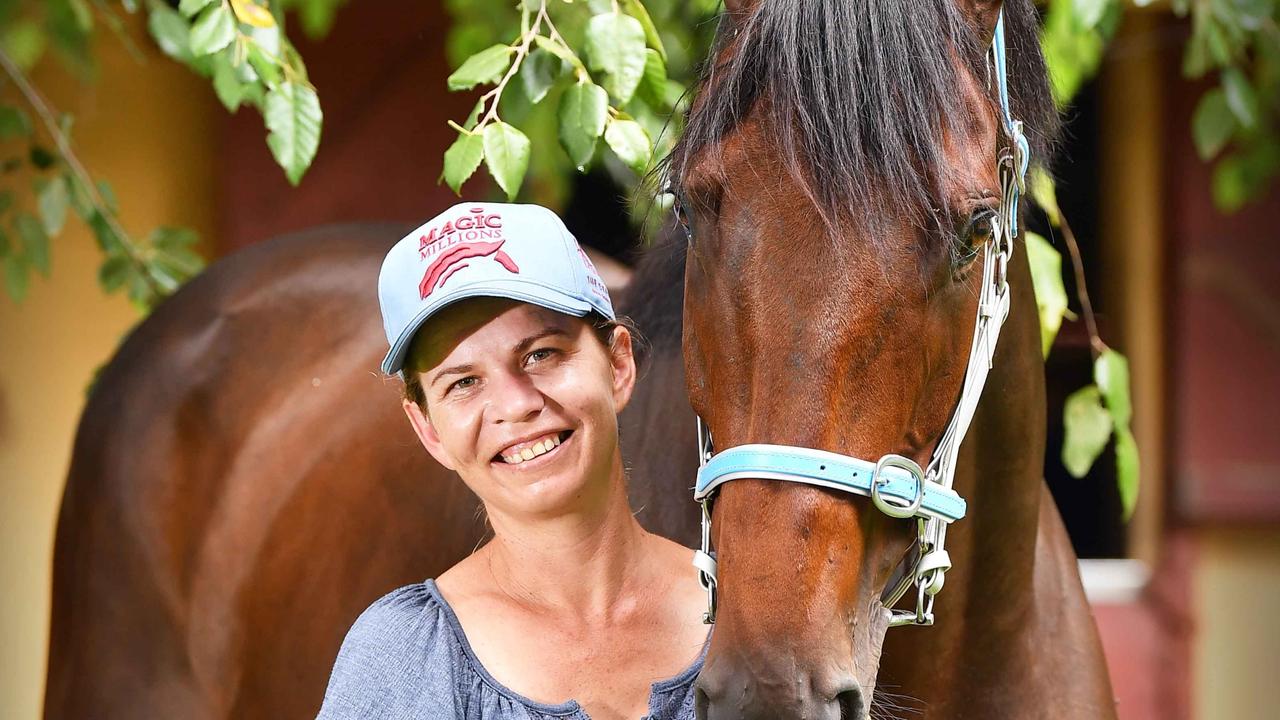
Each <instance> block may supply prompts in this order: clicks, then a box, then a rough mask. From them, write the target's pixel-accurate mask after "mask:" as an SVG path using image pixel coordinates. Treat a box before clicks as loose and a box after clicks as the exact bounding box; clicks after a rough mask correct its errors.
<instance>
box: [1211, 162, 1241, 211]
mask: <svg viewBox="0 0 1280 720" xmlns="http://www.w3.org/2000/svg"><path fill="white" fill-rule="evenodd" d="M1248 199H1249V180H1248V176H1247V172H1246V167H1245V161H1244V159H1243V158H1242V157H1241V156H1240V155H1239V154H1231V155H1227V156H1226V157H1224V158H1222V159H1221V160H1219V161H1218V162H1217V164H1216V165H1214V167H1213V204H1214V205H1216V206H1217V207H1218V209H1219V210H1221V211H1222V212H1224V213H1231V212H1235V211H1237V210H1239V209H1240V208H1242V207H1244V204H1245V202H1246V201H1247V200H1248Z"/></svg>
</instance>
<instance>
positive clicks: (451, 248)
mask: <svg viewBox="0 0 1280 720" xmlns="http://www.w3.org/2000/svg"><path fill="white" fill-rule="evenodd" d="M505 242H506V238H504V237H503V236H502V215H500V214H498V213H486V212H485V209H484V208H471V209H470V210H468V211H467V212H466V213H465V214H463V215H460V216H458V217H456V218H454V219H452V220H448V221H446V222H445V224H444V225H442V226H440V227H433V228H431V229H430V230H428V231H427V233H426V234H425V235H423V236H422V237H421V238H420V239H419V241H418V253H419V256H420V257H421V258H422V259H423V260H426V259H427V258H429V257H433V256H434V257H435V259H434V260H432V261H431V264H430V265H429V266H427V271H426V273H424V274H423V276H422V282H421V283H419V284H418V292H419V293H420V294H421V295H422V298H423V299H426V297H427V296H428V295H430V294H431V293H432V292H435V290H436V288H441V287H444V284H445V283H446V282H448V281H449V278H450V277H452V276H453V274H454V273H456V272H458V271H459V270H462V269H463V268H466V267H469V266H470V261H473V260H477V259H480V258H491V259H492V260H493V261H494V262H496V263H498V264H499V265H501V266H502V267H503V268H505V269H506V270H507V271H508V272H511V273H517V274H518V273H519V272H520V268H519V267H518V266H517V265H516V263H515V261H514V260H512V259H511V256H510V255H508V254H506V253H505V252H503V251H502V245H503V243H505Z"/></svg>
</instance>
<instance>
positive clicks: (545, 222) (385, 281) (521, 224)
mask: <svg viewBox="0 0 1280 720" xmlns="http://www.w3.org/2000/svg"><path fill="white" fill-rule="evenodd" d="M473 297H500V298H510V299H512V300H520V301H522V302H527V303H532V304H534V305H540V306H542V307H544V308H547V309H550V310H555V311H557V312H562V313H565V314H566V315H574V316H577V317H583V316H585V315H587V314H588V313H590V312H591V311H593V310H594V311H596V312H598V313H600V314H601V315H603V316H605V317H607V318H609V319H610V320H613V319H614V314H613V303H612V302H610V300H609V290H608V288H606V287H605V284H604V281H602V280H601V279H600V274H599V273H598V272H596V269H595V266H594V265H592V264H591V260H590V259H589V258H587V254H586V253H584V252H583V251H582V248H580V247H579V246H578V241H577V240H575V239H574V237H573V235H571V234H570V233H569V230H568V228H566V227H565V226H564V223H563V222H562V221H561V220H560V218H559V217H558V216H557V215H556V214H555V213H553V212H551V211H550V210H548V209H546V208H544V207H541V206H539V205H512V204H507V203H479V202H471V203H461V204H458V205H454V206H453V207H451V208H449V209H448V210H446V211H445V212H443V213H441V214H440V215H437V216H436V217H434V218H432V219H431V220H429V221H427V222H426V223H425V224H423V225H422V226H421V227H419V228H418V229H416V230H414V231H413V232H411V233H409V234H408V235H406V236H405V237H404V238H403V239H401V240H400V242H398V243H396V244H395V246H394V247H392V248H391V251H390V252H388V253H387V257H386V259H384V260H383V261H382V270H381V272H379V273H378V302H379V304H380V305H381V306H382V326H383V329H384V330H386V333H387V342H388V343H390V344H391V350H390V351H389V352H388V353H387V356H386V358H384V359H383V361H382V372H384V373H386V374H388V375H391V374H394V373H398V372H400V371H401V370H403V369H404V360H405V355H406V354H408V352H409V345H410V343H411V342H412V341H413V336H414V334H415V333H417V332H418V329H419V328H421V327H422V324H423V323H424V322H426V321H427V319H428V318H430V317H431V316H432V315H434V314H436V313H437V312H439V311H440V310H441V309H442V308H444V307H445V306H447V305H451V304H453V303H455V302H457V301H459V300H463V299H466V298H473Z"/></svg>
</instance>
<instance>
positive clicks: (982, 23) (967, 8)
mask: <svg viewBox="0 0 1280 720" xmlns="http://www.w3.org/2000/svg"><path fill="white" fill-rule="evenodd" d="M1002 4H1003V3H1002V2H1001V0H957V5H959V7H960V11H961V12H962V13H964V15H965V17H967V18H969V23H970V24H971V25H972V26H973V29H974V31H975V32H977V33H978V39H979V40H981V41H982V44H983V45H984V46H985V45H990V44H991V38H992V37H994V36H995V34H996V21H997V20H999V19H1000V6H1001V5H1002Z"/></svg>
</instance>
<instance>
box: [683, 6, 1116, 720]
mask: <svg viewBox="0 0 1280 720" xmlns="http://www.w3.org/2000/svg"><path fill="white" fill-rule="evenodd" d="M1002 18H1003V19H1002ZM1006 45H1007V49H1006ZM988 48H997V49H996V50H993V51H992V52H991V53H990V54H989V53H988ZM1006 50H1007V51H1006ZM1006 57H1007V65H1006ZM1013 118H1021V119H1022V120H1023V121H1025V126H1024V125H1023V123H1022V122H1020V121H1015V120H1013ZM1056 121H1057V116H1056V111H1055V110H1054V107H1053V104H1052V100H1051V97H1050V93H1049V89H1048V83H1047V77H1046V71H1045V66H1044V61H1043V59H1042V57H1041V55H1040V51H1039V44H1038V38H1037V16H1036V11H1035V8H1034V7H1033V5H1032V4H1031V2H1030V0H1007V1H1006V2H1003V3H1001V2H999V1H998V0H856V1H852V2H851V1H849V0H727V1H726V3H725V16H724V20H723V21H722V25H721V27H720V31H719V33H718V39H717V43H716V46H715V49H714V50H713V56H712V59H711V60H710V62H709V64H708V67H707V69H706V71H705V73H704V77H703V80H702V86H701V89H700V91H699V94H698V95H697V96H696V98H695V99H694V101H693V105H692V109H691V111H690V113H689V116H688V119H687V124H686V127H685V130H684V133H683V135H682V137H681V138H680V140H679V141H678V142H677V144H676V147H675V149H674V150H673V152H672V154H671V160H670V163H669V165H668V166H667V168H666V169H665V175H666V177H667V178H668V179H669V183H670V185H671V190H672V192H674V194H675V195H676V198H677V203H678V208H679V210H678V211H679V213H680V215H681V217H682V222H683V223H684V224H685V226H686V228H687V232H688V249H687V262H686V268H685V305H684V330H683V346H684V359H685V370H686V373H687V389H688V393H689V400H690V402H691V404H692V406H693V408H694V410H695V411H696V412H697V414H698V416H699V417H700V418H701V420H702V421H703V422H705V427H706V429H707V430H706V432H705V433H700V435H699V438H700V440H701V441H702V447H700V450H699V453H700V460H701V461H702V462H703V463H705V466H704V467H703V468H702V470H700V471H699V477H698V486H697V487H698V494H699V497H700V499H702V500H703V501H704V508H705V510H704V512H705V518H706V523H705V526H704V527H705V539H704V540H703V541H702V548H703V550H702V552H701V554H700V557H699V568H700V570H702V572H703V576H702V577H703V580H704V584H705V585H706V586H707V588H708V591H709V593H710V598H709V599H710V601H711V602H710V606H709V610H708V619H711V618H712V617H714V620H715V630H714V632H713V634H712V637H711V643H710V647H709V650H708V653H707V657H706V662H705V666H704V669H703V670H702V673H701V675H700V678H699V680H698V682H697V711H698V717H699V718H709V719H711V720H722V719H727V718H744V719H753V718H865V717H868V716H869V714H870V712H871V710H872V708H871V706H872V704H873V700H874V699H875V697H876V688H877V687H880V688H881V702H880V703H879V707H878V708H877V713H878V715H879V716H881V717H887V716H889V713H892V712H895V711H897V710H902V711H908V712H911V711H914V712H923V714H924V715H925V716H926V717H929V718H984V719H989V718H1018V719H1020V720H1022V719H1026V718H1112V717H1115V707H1114V705H1115V704H1114V699H1113V696H1112V693H1111V689H1110V687H1109V680H1108V675H1107V671H1106V665H1105V661H1104V659H1103V655H1102V650H1101V647H1100V642H1099V638H1098V634H1097V630H1096V627H1095V626H1094V623H1093V621H1092V618H1091V616H1090V611H1089V607H1088V604H1087V602H1086V599H1085V596H1084V593H1083V590H1082V586H1081V583H1080V579H1079V574H1078V570H1077V567H1076V563H1075V556H1074V553H1073V552H1072V550H1071V545H1070V543H1069V541H1068V538H1067V535H1066V532H1065V530H1064V527H1063V524H1062V521H1061V519H1060V517H1059V516H1058V514H1057V511H1056V509H1055V507H1054V505H1053V502H1052V499H1051V497H1050V495H1049V492H1048V490H1047V488H1046V486H1045V483H1044V482H1043V478H1042V468H1043V459H1044V443H1045V438H1044V429H1045V398H1044V377H1043V361H1042V358H1041V354H1040V349H1039V346H1038V342H1039V335H1038V328H1037V312H1036V305H1035V298H1034V294H1033V290H1032V286H1031V278H1030V274H1029V269H1028V265H1027V261H1026V258H1025V254H1023V253H1016V252H1012V249H1013V248H1012V237H1013V234H1014V233H1016V227H1017V223H1018V219H1017V211H1016V206H1017V192H1018V189H1019V188H1020V187H1021V186H1020V182H1021V179H1020V178H1021V173H1024V172H1025V170H1026V166H1025V164H1024V163H1023V162H1022V160H1023V159H1025V158H1026V157H1027V153H1028V151H1029V152H1030V154H1031V156H1032V157H1039V158H1044V157H1047V155H1048V151H1049V148H1050V146H1051V144H1052V141H1053V137H1054V134H1055V128H1056ZM1024 127H1025V133H1024ZM1010 253H1012V255H1011V256H1010ZM997 299H998V300H999V301H1000V302H1002V303H1007V305H1004V306H1003V307H1004V308H1005V309H1007V312H1008V320H1007V322H1005V323H1004V325H1003V337H999V343H998V345H994V343H995V340H994V337H993V336H992V335H988V334H987V333H988V331H990V330H991V328H993V327H994V331H992V332H993V333H996V334H998V333H999V331H1000V327H1001V326H1000V324H999V322H997V321H993V320H991V319H990V318H991V317H994V316H996V315H998V314H999V310H998V309H996V305H995V304H994V301H995V300H997ZM975 319H977V320H978V322H977V323H976V324H975ZM993 323H994V325H993ZM979 331H981V332H982V333H983V335H981V336H978V335H977V333H978V332H979ZM993 345H994V347H993ZM993 349H994V357H992V356H991V355H990V354H989V353H990V351H991V350H993ZM970 350H971V351H972V352H967V351H970ZM988 361H991V364H990V365H989V366H988V364H987V363H988ZM988 367H990V370H989V373H988ZM975 373H976V375H975ZM970 375H974V376H975V377H976V378H977V379H976V380H973V381H972V382H973V383H976V385H975V387H976V389H977V391H981V388H982V384H983V381H984V380H985V392H983V394H982V395H981V397H982V401H981V402H980V403H979V404H978V405H977V407H976V414H974V415H972V421H971V423H969V417H968V413H970V412H973V411H974V408H973V403H974V402H976V401H977V397H978V396H977V392H976V391H974V390H973V389H971V387H970V385H971V379H970V378H969V376H970ZM962 414H963V419H962V420H960V421H954V420H952V418H959V417H962ZM966 424H968V434H967V438H968V439H967V441H966V442H965V443H964V444H963V446H962V451H960V452H959V456H958V458H957V457H956V456H955V455H954V452H955V451H956V448H957V443H958V442H959V440H958V438H960V437H965V425H966ZM952 425H956V426H957V428H958V429H953V428H952V427H951V426H952ZM714 453H722V454H719V455H717V454H714ZM859 458H870V459H871V460H868V461H863V460H860V459H859ZM875 458H881V460H880V461H879V462H878V463H875V464H874V469H873V468H872V464H873V461H874V459H875ZM931 458H933V459H934V461H933V462H932V463H931V462H930V459H931ZM940 458H942V460H941V461H940ZM820 463H821V468H820V470H821V472H820V471H819V469H818V468H817V467H816V466H818V465H819V464H820ZM828 463H834V464H833V465H832V468H833V469H835V470H839V471H840V472H846V471H848V472H853V473H855V474H856V473H857V472H864V473H865V474H864V476H863V477H866V476H870V477H871V478H872V479H871V480H870V482H869V484H867V485H866V486H862V487H861V492H860V493H859V494H867V495H871V501H868V500H867V499H866V498H862V497H851V496H850V494H849V493H848V492H842V491H840V490H839V489H833V488H843V489H848V487H852V486H853V485H854V484H855V483H854V480H852V479H845V478H844V477H835V476H834V475H833V474H832V471H828ZM802 464H803V468H804V469H803V470H798V469H796V468H797V467H800V466H801V465H802ZM926 464H928V465H929V467H930V470H929V471H928V472H926V471H924V470H922V469H921V468H923V467H924V466H925V465H926ZM851 468H853V469H852V470H851ZM857 468H865V470H857ZM935 468H942V469H943V470H946V473H943V476H935ZM948 468H950V469H948ZM952 471H954V487H953V489H952V488H951V487H949V484H950V483H949V482H942V480H946V479H947V478H946V477H945V475H946V474H949V473H950V472H952ZM938 472H941V471H938ZM703 473H706V474H707V477H704V474H703ZM894 473H897V474H894ZM938 477H942V480H938ZM725 478H728V479H732V482H723V484H720V485H718V487H716V483H719V482H721V480H723V479H725ZM894 478H902V480H901V482H903V483H905V485H904V486H903V487H909V488H913V490H911V491H910V492H909V494H908V495H906V496H905V497H903V498H900V502H897V503H896V504H895V502H893V501H891V499H889V500H886V498H885V496H884V494H883V493H884V492H886V491H885V490H884V488H886V487H889V486H890V485H892V484H893V483H894V482H897V481H896V480H894ZM783 480H799V482H783ZM934 480H938V481H937V482H933V481H934ZM713 488H714V489H713ZM953 492H954V494H952V493H953ZM911 493H914V494H911ZM926 493H928V494H929V495H926ZM931 496H932V497H935V498H941V499H939V500H937V504H936V508H942V507H944V504H945V503H943V500H948V501H949V502H950V501H954V502H953V503H952V506H953V507H959V508H960V509H959V510H958V512H956V513H953V515H951V516H950V519H954V518H955V517H956V516H957V515H963V514H964V512H965V511H964V507H965V506H964V503H963V501H961V500H960V499H959V498H963V499H964V500H967V508H968V513H969V516H968V517H965V518H964V519H963V520H962V521H959V522H954V524H951V525H950V526H949V527H948V526H945V525H940V524H938V523H941V522H942V520H940V519H938V518H937V517H933V518H931V519H928V520H927V521H926V519H925V518H924V515H923V511H922V510H921V502H922V500H924V499H927V498H928V497H931ZM956 503H958V505H957V504H956ZM935 511H936V512H941V511H940V510H935ZM937 528H943V530H944V531H945V532H944V531H943V530H938V529H937ZM943 539H945V540H946V542H945V552H943ZM712 546H714V548H715V555H714V556H712V554H711V551H710V548H711V547H712ZM935 551H937V552H935ZM948 553H949V556H948ZM926 562H927V563H928V567H925V566H924V564H925V563H926ZM913 568H915V570H914V572H915V573H916V575H915V578H914V583H915V585H916V587H917V588H918V592H912V593H910V599H911V600H914V601H916V603H915V605H916V608H915V610H914V611H912V610H902V609H898V610H896V611H895V610H892V609H891V608H890V607H889V606H892V605H894V602H895V601H896V600H897V599H898V597H900V596H901V595H902V592H903V589H904V588H905V587H909V586H910V584H911V582H912V580H913V578H912V576H911V575H912V572H913ZM948 568H950V569H949V570H948ZM904 574H905V575H906V577H905V582H904V579H903V576H904ZM943 578H945V590H943V585H944V583H943ZM940 590H942V591H941V592H939V591H940ZM935 601H936V603H937V607H936V611H935V610H934V602H935ZM890 624H893V625H907V626H908V627H902V628H897V627H895V628H894V629H892V630H889V629H888V628H889V625H890ZM929 624H934V625H935V627H933V628H931V629H927V630H926V629H923V628H920V627H909V626H910V625H929Z"/></svg>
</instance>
